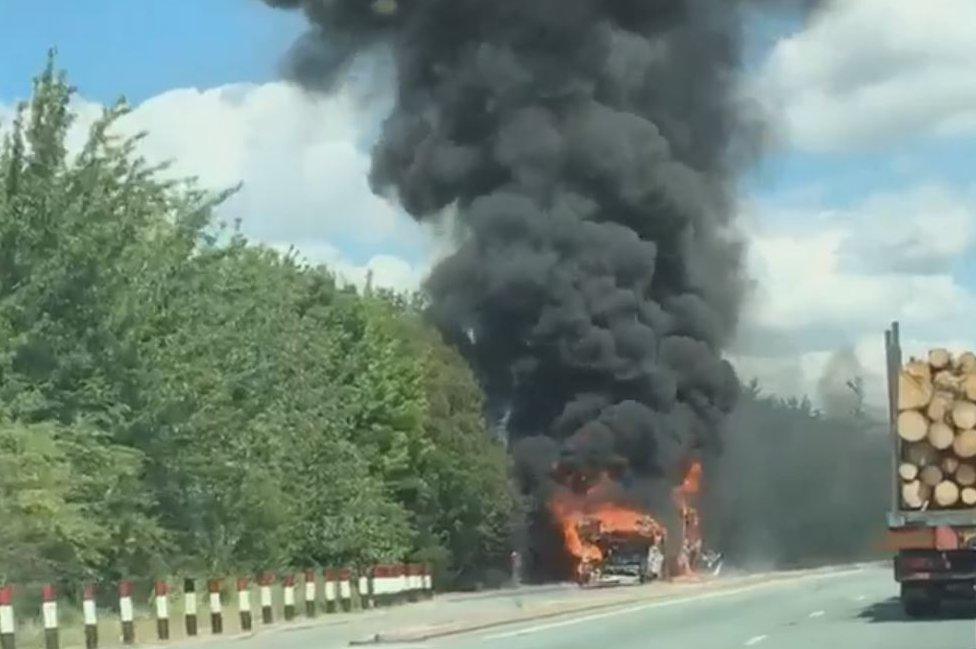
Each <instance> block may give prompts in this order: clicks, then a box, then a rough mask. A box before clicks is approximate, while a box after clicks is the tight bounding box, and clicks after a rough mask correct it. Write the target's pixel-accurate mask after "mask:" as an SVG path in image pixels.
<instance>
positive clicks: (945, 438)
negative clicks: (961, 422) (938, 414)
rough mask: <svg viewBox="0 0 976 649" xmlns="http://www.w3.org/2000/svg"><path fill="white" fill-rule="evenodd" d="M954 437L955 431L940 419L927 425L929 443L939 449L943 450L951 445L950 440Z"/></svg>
mask: <svg viewBox="0 0 976 649" xmlns="http://www.w3.org/2000/svg"><path fill="white" fill-rule="evenodd" d="M955 438H956V433H955V431H954V430H952V428H951V427H950V426H949V425H948V424H945V423H943V422H941V421H935V422H932V424H931V425H930V426H929V432H928V439H929V444H931V445H932V446H934V447H935V448H937V449H939V450H940V451H944V450H946V449H947V448H949V447H950V446H952V442H953V441H955Z"/></svg>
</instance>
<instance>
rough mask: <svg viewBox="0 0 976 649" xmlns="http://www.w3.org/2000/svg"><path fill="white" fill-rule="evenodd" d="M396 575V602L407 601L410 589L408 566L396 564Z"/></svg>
mask: <svg viewBox="0 0 976 649" xmlns="http://www.w3.org/2000/svg"><path fill="white" fill-rule="evenodd" d="M396 576H397V586H396V588H397V594H396V603H397V604H403V603H404V602H405V601H407V591H408V590H409V586H408V581H407V579H408V576H407V566H406V565H405V564H402V563H398V564H397V565H396Z"/></svg>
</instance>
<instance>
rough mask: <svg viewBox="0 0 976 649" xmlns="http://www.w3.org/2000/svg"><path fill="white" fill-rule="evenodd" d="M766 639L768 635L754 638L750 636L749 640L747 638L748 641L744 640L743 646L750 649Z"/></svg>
mask: <svg viewBox="0 0 976 649" xmlns="http://www.w3.org/2000/svg"><path fill="white" fill-rule="evenodd" d="M768 637H769V636H768V635H755V636H752V637H751V638H749V639H748V640H746V642H745V645H746V646H747V647H751V646H752V645H754V644H759V643H760V642H762V641H763V640H765V639H766V638H768Z"/></svg>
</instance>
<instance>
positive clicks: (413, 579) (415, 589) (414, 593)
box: [407, 563, 421, 602]
mask: <svg viewBox="0 0 976 649" xmlns="http://www.w3.org/2000/svg"><path fill="white" fill-rule="evenodd" d="M420 583H421V575H420V564H418V563H408V564H407V601H409V602H416V601H419V600H420Z"/></svg>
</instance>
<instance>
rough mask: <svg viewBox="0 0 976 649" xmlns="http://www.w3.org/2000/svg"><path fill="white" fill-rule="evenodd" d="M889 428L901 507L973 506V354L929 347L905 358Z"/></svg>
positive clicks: (975, 498)
mask: <svg viewBox="0 0 976 649" xmlns="http://www.w3.org/2000/svg"><path fill="white" fill-rule="evenodd" d="M895 428H896V430H897V432H898V436H899V437H900V438H901V444H900V449H901V451H900V452H901V458H900V464H899V465H898V469H897V470H898V477H899V480H900V481H901V500H902V505H903V506H904V507H905V508H906V509H952V508H958V507H973V506H976V354H973V353H972V352H965V353H963V354H960V355H958V356H956V357H953V355H952V354H951V353H949V351H948V350H946V349H933V350H931V351H930V352H929V355H928V358H927V359H926V360H917V359H911V360H910V361H909V362H908V363H906V364H905V366H904V367H903V368H902V369H901V371H900V373H899V375H898V415H897V419H896V420H895Z"/></svg>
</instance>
